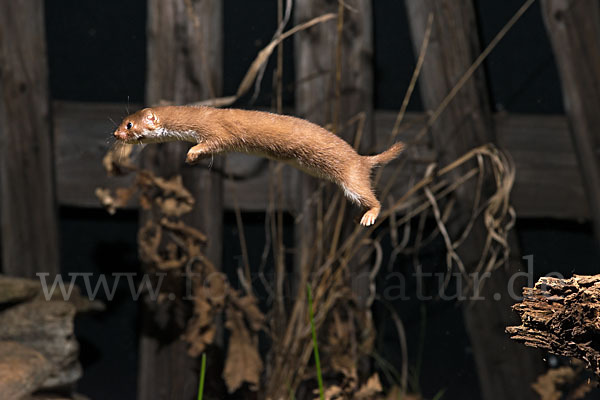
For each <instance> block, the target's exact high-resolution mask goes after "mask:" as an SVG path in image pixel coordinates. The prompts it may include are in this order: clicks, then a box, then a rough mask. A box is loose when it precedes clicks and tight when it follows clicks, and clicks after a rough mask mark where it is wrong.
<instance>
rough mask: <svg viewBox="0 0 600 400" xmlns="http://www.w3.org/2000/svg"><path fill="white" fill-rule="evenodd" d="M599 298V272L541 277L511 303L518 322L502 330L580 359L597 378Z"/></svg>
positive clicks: (530, 343) (599, 364)
mask: <svg viewBox="0 0 600 400" xmlns="http://www.w3.org/2000/svg"><path fill="white" fill-rule="evenodd" d="M599 299H600V275H594V276H584V275H573V277H572V278H570V279H558V278H549V277H542V278H540V280H538V282H537V283H536V284H535V286H534V287H533V288H524V289H523V302H521V303H518V304H515V305H514V306H513V310H515V311H516V312H517V314H519V316H520V317H521V321H522V324H521V325H519V326H509V327H508V328H506V331H507V332H508V333H509V334H510V335H511V338H512V339H514V340H517V341H519V342H522V343H524V344H525V345H526V346H531V347H537V348H540V349H544V350H547V351H549V352H551V353H554V354H558V355H562V356H567V357H575V358H578V359H581V360H583V361H584V362H585V363H586V365H587V368H589V369H591V370H592V371H593V372H594V373H595V374H596V376H598V377H600V301H599Z"/></svg>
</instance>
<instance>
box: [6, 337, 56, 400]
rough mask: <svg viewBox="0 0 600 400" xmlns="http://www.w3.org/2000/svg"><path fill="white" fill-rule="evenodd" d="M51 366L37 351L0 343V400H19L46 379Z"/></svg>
mask: <svg viewBox="0 0 600 400" xmlns="http://www.w3.org/2000/svg"><path fill="white" fill-rule="evenodd" d="M51 371H52V364H51V363H50V362H49V361H48V360H47V359H46V358H45V357H44V356H43V355H42V354H41V353H40V352H38V351H36V350H33V349H32V348H29V347H27V346H24V345H22V344H20V343H16V342H12V341H2V342H0V398H1V399H19V398H21V397H23V396H26V395H28V394H29V393H31V392H33V391H34V390H36V389H37V388H38V387H40V386H41V385H42V383H43V382H44V381H45V380H46V379H47V378H48V376H49V375H50V372H51Z"/></svg>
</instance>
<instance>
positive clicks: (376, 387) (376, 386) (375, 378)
mask: <svg viewBox="0 0 600 400" xmlns="http://www.w3.org/2000/svg"><path fill="white" fill-rule="evenodd" d="M382 390H383V388H382V387H381V381H380V380H379V375H377V373H374V374H373V375H372V376H371V377H370V378H369V379H368V380H367V382H365V384H364V385H362V386H361V388H360V389H358V392H356V394H355V395H354V398H355V399H368V398H371V397H373V396H375V395H376V394H377V393H381V391H382Z"/></svg>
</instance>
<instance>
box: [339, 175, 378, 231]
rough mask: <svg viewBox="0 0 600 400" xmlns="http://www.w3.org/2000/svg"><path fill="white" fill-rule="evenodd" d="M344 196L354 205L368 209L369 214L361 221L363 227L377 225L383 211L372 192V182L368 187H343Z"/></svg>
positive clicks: (365, 214)
mask: <svg viewBox="0 0 600 400" xmlns="http://www.w3.org/2000/svg"><path fill="white" fill-rule="evenodd" d="M342 188H343V189H344V194H345V195H346V197H347V198H348V199H350V200H351V201H353V202H354V203H357V204H359V205H360V206H362V207H363V208H367V209H368V210H367V212H365V213H364V215H363V216H362V218H361V220H360V224H361V225H362V226H371V225H373V224H374V223H375V220H376V219H377V216H378V215H379V211H381V203H379V200H377V198H376V197H375V194H374V193H373V190H371V187H370V182H369V185H368V186H364V185H360V186H356V185H355V186H354V187H348V186H346V185H342Z"/></svg>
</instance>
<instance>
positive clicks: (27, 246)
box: [0, 0, 59, 277]
mask: <svg viewBox="0 0 600 400" xmlns="http://www.w3.org/2000/svg"><path fill="white" fill-rule="evenodd" d="M44 26H45V25H44V2H43V1H42V0H24V1H8V2H7V1H5V2H2V3H1V4H0V207H1V213H0V221H1V224H2V229H1V234H2V270H3V271H4V273H5V274H8V275H16V276H24V277H35V273H36V272H38V271H44V272H50V273H51V274H55V273H57V272H58V270H59V264H58V263H59V260H58V232H57V210H56V201H55V192H54V160H53V151H52V135H51V124H50V115H49V97H48V96H49V95H48V71H47V66H46V42H45V29H44Z"/></svg>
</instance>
